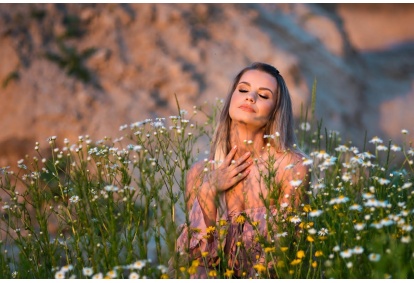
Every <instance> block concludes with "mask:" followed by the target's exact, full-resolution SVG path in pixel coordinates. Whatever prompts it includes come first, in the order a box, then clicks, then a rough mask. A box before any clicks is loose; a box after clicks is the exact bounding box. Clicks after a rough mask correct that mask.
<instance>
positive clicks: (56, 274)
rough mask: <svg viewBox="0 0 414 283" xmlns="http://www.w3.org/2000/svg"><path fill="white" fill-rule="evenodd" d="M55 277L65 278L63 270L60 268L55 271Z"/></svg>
mask: <svg viewBox="0 0 414 283" xmlns="http://www.w3.org/2000/svg"><path fill="white" fill-rule="evenodd" d="M55 279H65V272H64V271H62V270H59V271H58V272H56V273H55Z"/></svg>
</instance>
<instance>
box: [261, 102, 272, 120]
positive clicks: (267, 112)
mask: <svg viewBox="0 0 414 283" xmlns="http://www.w3.org/2000/svg"><path fill="white" fill-rule="evenodd" d="M274 107H275V106H274V103H267V104H266V105H264V106H263V115H266V116H267V117H270V115H272V112H273V108H274Z"/></svg>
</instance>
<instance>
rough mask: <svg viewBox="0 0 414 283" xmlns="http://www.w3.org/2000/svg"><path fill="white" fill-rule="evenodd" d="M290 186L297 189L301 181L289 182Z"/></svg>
mask: <svg viewBox="0 0 414 283" xmlns="http://www.w3.org/2000/svg"><path fill="white" fill-rule="evenodd" d="M290 184H291V185H292V187H299V186H300V184H302V180H291V181H290Z"/></svg>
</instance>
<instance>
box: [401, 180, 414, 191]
mask: <svg viewBox="0 0 414 283" xmlns="http://www.w3.org/2000/svg"><path fill="white" fill-rule="evenodd" d="M412 185H413V183H411V182H409V183H404V185H402V187H401V188H402V189H408V188H411V187H412Z"/></svg>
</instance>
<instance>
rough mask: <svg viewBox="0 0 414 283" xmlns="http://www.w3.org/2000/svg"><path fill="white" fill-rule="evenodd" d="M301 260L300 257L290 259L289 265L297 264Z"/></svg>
mask: <svg viewBox="0 0 414 283" xmlns="http://www.w3.org/2000/svg"><path fill="white" fill-rule="evenodd" d="M301 261H302V260H301V259H300V258H297V259H294V260H292V262H291V263H290V265H298V264H299V263H300V262H301Z"/></svg>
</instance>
